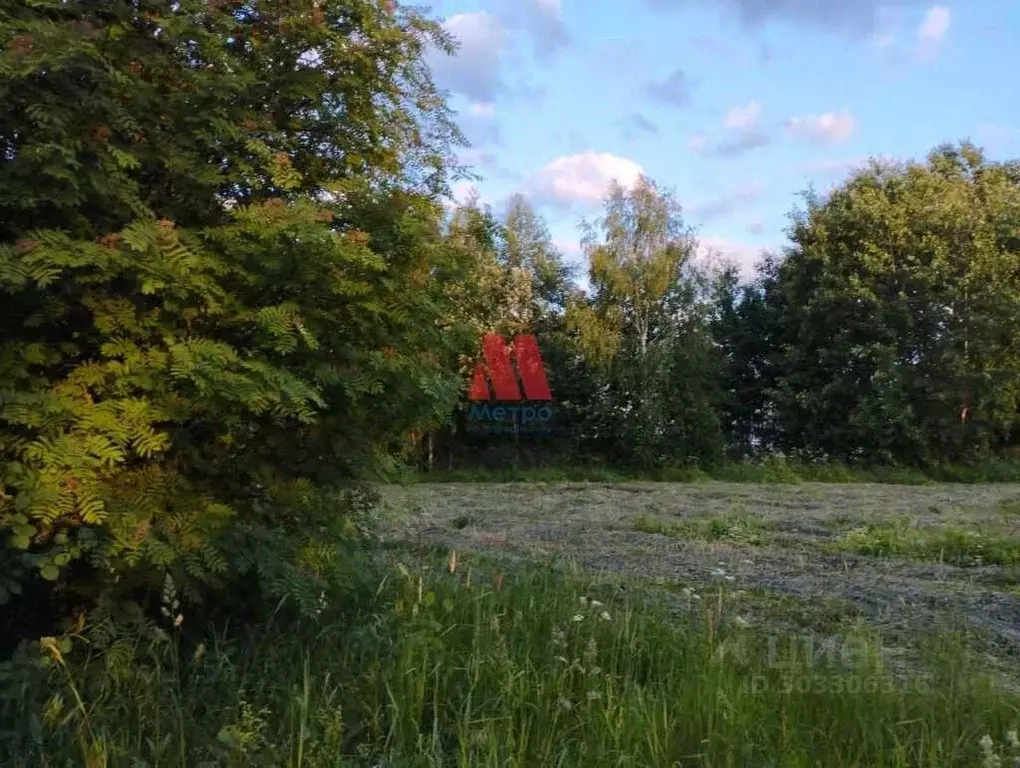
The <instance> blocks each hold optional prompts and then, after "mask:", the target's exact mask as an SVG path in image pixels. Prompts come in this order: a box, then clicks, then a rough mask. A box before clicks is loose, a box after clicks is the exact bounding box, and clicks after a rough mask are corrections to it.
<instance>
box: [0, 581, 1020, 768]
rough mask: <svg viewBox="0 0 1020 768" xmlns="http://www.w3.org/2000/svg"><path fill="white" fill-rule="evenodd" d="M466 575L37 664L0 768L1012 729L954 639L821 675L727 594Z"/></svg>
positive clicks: (846, 753)
mask: <svg viewBox="0 0 1020 768" xmlns="http://www.w3.org/2000/svg"><path fill="white" fill-rule="evenodd" d="M451 567H452V568H454V572H453V573H450V572H449V568H443V569H441V570H440V569H438V568H435V567H433V568H432V569H431V570H428V571H425V570H421V569H418V570H417V571H416V572H415V571H411V570H408V569H407V568H402V567H401V568H399V569H397V570H396V571H395V572H394V573H393V574H391V575H389V576H387V577H386V578H385V579H383V580H382V581H381V582H380V584H379V586H378V588H377V590H376V592H375V593H374V594H373V595H370V596H368V598H367V601H366V602H364V603H363V605H362V607H361V608H360V609H359V610H358V611H356V612H351V611H349V610H345V609H344V607H343V606H340V605H330V606H328V607H327V609H326V610H325V612H324V613H323V614H322V616H321V618H320V621H319V623H317V624H300V625H287V624H283V623H281V622H280V621H276V622H274V623H267V624H265V625H262V626H259V627H257V628H254V629H248V628H246V629H243V630H242V629H226V628H224V629H221V630H220V631H218V632H216V633H215V634H211V635H209V637H208V638H207V640H206V642H205V643H204V644H202V645H197V646H195V645H191V646H188V647H185V645H184V644H182V643H181V642H180V638H176V639H175V638H173V637H171V638H170V639H169V640H167V641H164V642H160V641H157V640H150V641H146V642H140V641H139V642H136V643H135V644H133V645H132V646H130V648H128V649H127V652H125V649H123V648H122V649H121V652H120V653H119V654H118V655H117V657H116V658H111V656H110V655H109V654H106V655H93V656H92V657H89V656H87V655H86V656H84V657H76V656H74V657H73V658H72V656H73V654H72V655H71V656H67V657H66V658H65V654H66V651H63V650H61V648H60V647H59V646H48V647H47V648H43V649H40V650H41V652H42V653H43V654H44V655H45V656H46V657H47V658H49V659H50V664H49V666H48V668H47V669H39V670H34V671H33V670H31V669H30V668H29V667H28V666H27V665H25V664H21V665H20V666H18V667H16V668H15V667H10V666H9V667H8V668H7V670H6V673H7V675H8V678H7V680H6V682H7V683H8V684H9V685H14V686H15V688H16V689H17V690H16V695H15V694H14V693H13V692H12V693H11V695H7V696H5V697H3V700H2V703H0V749H2V750H3V752H4V754H3V755H0V764H2V765H5V766H39V765H47V766H65V765H66V766H70V765H85V764H87V765H92V766H100V765H111V766H113V765H117V766H120V765H123V766H142V765H145V766H188V767H189V768H192V767H197V766H293V767H295V768H297V767H299V766H309V767H312V766H315V767H318V766H382V765H385V766H464V767H465V768H466V767H467V766H520V767H521V768H524V767H527V768H533V767H535V766H586V767H587V766H593V767H597V766H674V765H681V766H713V767H716V766H733V767H734V768H737V767H738V766H740V767H744V766H751V765H753V766H805V767H806V766H826V767H827V768H828V767H829V766H865V765H866V766H931V767H932V768H934V767H935V766H938V768H945V766H955V765H978V764H980V763H979V761H980V755H981V748H980V747H979V740H980V739H981V737H982V736H984V735H985V734H986V733H987V734H991V735H992V737H993V738H994V739H995V740H996V741H1000V740H1002V739H1003V737H1004V734H1005V733H1006V732H1007V731H1008V730H1009V729H1010V728H1013V727H1015V725H1016V723H1017V721H1018V709H1017V705H1018V703H1020V700H1018V698H1017V696H1016V695H1014V694H1012V693H1009V692H1008V691H1006V690H1004V689H1002V688H1001V687H997V686H996V685H994V683H993V682H992V681H990V680H987V679H985V678H984V677H983V676H982V675H981V674H980V673H979V670H978V668H977V666H975V662H974V661H972V660H971V659H970V658H969V656H968V654H967V652H966V650H965V646H963V645H962V644H961V643H960V642H957V641H954V640H953V639H952V638H943V639H942V640H940V641H937V642H934V643H933V644H931V645H930V646H929V647H927V648H926V650H925V652H924V653H923V655H922V656H920V657H919V658H917V659H914V660H913V661H912V662H911V664H910V665H908V667H902V666H895V665H894V664H893V662H892V661H891V660H890V657H888V656H887V655H886V654H885V653H883V651H882V649H881V647H880V644H879V643H878V641H877V639H876V638H875V637H874V636H872V635H871V634H869V633H868V632H867V631H865V630H861V631H860V632H857V633H855V634H854V635H853V636H847V637H844V638H842V639H841V646H840V651H841V652H839V653H831V652H825V653H818V652H817V649H816V652H815V653H814V654H810V653H807V652H806V651H805V650H804V648H803V646H801V645H800V644H798V643H793V642H791V640H793V638H789V637H786V636H777V635H775V634H773V633H771V632H770V630H769V628H768V627H763V626H755V625H754V624H753V623H752V624H749V623H748V622H747V621H745V620H743V618H742V617H741V616H739V615H738V614H737V613H736V612H735V611H734V609H733V608H732V606H731V603H730V601H729V599H728V596H727V595H726V593H725V592H724V591H718V592H716V591H710V592H706V593H704V594H702V595H697V594H694V593H691V592H688V593H687V594H686V595H685V596H684V597H683V598H681V602H680V603H679V604H671V603H667V602H659V600H658V599H653V598H651V597H649V596H648V595H647V594H646V595H643V596H637V597H628V598H625V597H623V594H625V593H626V592H627V591H628V590H623V591H622V592H621V591H620V590H618V589H616V588H614V587H612V586H611V585H608V584H604V583H603V584H600V583H590V582H586V581H578V580H576V579H573V578H570V577H565V576H563V575H561V574H560V573H558V572H553V571H548V570H534V569H529V570H524V571H521V572H518V573H514V574H509V573H508V574H505V575H500V574H497V573H495V572H492V571H481V570H478V569H477V568H476V569H475V572H474V574H473V575H472V574H471V573H470V572H471V570H472V568H471V567H470V566H466V565H465V564H464V563H457V564H453V563H451ZM847 648H850V649H852V652H851V653H849V654H847V653H845V651H846V649H847ZM831 650H832V649H831V648H830V651H831ZM54 659H59V663H53V660H54ZM11 675H14V676H15V677H16V676H17V675H21V676H22V677H21V678H19V679H20V683H19V682H18V679H15V677H11ZM33 676H34V677H33ZM10 690H12V691H13V689H10Z"/></svg>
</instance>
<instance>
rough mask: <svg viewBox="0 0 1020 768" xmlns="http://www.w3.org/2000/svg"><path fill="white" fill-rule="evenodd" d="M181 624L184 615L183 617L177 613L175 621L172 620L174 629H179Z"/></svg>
mask: <svg viewBox="0 0 1020 768" xmlns="http://www.w3.org/2000/svg"><path fill="white" fill-rule="evenodd" d="M183 623H184V615H183V614H181V613H178V614H177V618H176V619H174V626H175V627H179V626H181V624H183Z"/></svg>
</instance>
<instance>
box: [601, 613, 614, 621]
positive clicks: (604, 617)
mask: <svg viewBox="0 0 1020 768" xmlns="http://www.w3.org/2000/svg"><path fill="white" fill-rule="evenodd" d="M599 616H600V617H601V619H602V621H612V619H613V617H612V616H610V615H609V611H602V613H600V614H599Z"/></svg>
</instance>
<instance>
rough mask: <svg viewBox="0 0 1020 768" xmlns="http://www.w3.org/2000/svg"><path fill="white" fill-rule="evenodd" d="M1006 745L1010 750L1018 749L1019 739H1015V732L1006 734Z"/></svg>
mask: <svg viewBox="0 0 1020 768" xmlns="http://www.w3.org/2000/svg"><path fill="white" fill-rule="evenodd" d="M1006 743H1007V744H1009V746H1010V748H1011V749H1016V748H1017V747H1020V738H1018V737H1017V735H1016V731H1007V732H1006Z"/></svg>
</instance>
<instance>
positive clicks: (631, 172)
mask: <svg viewBox="0 0 1020 768" xmlns="http://www.w3.org/2000/svg"><path fill="white" fill-rule="evenodd" d="M641 173H642V168H641V166H640V165H638V164H637V163H635V162H634V161H633V160H629V159H627V158H626V157H618V156H617V155H611V154H609V153H607V152H603V153H599V152H595V151H593V150H588V151H587V152H582V153H581V154H577V155H567V156H564V157H558V158H556V159H555V160H553V161H552V162H551V163H549V164H548V165H546V166H545V167H544V168H542V169H541V170H539V171H537V172H536V173H535V174H534V175H533V176H532V177H531V179H530V180H529V183H528V185H527V186H528V188H529V192H530V193H531V194H532V195H534V196H535V197H539V198H544V199H547V200H551V201H554V202H558V203H562V204H568V205H569V204H570V203H574V202H579V203H587V204H592V203H599V202H601V201H602V199H603V198H604V197H605V195H606V192H607V191H608V189H609V184H610V182H612V181H613V180H616V181H618V182H619V183H620V184H622V185H623V186H624V187H629V186H631V185H633V184H634V182H635V181H637V179H638V177H639V176H640V175H641Z"/></svg>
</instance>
